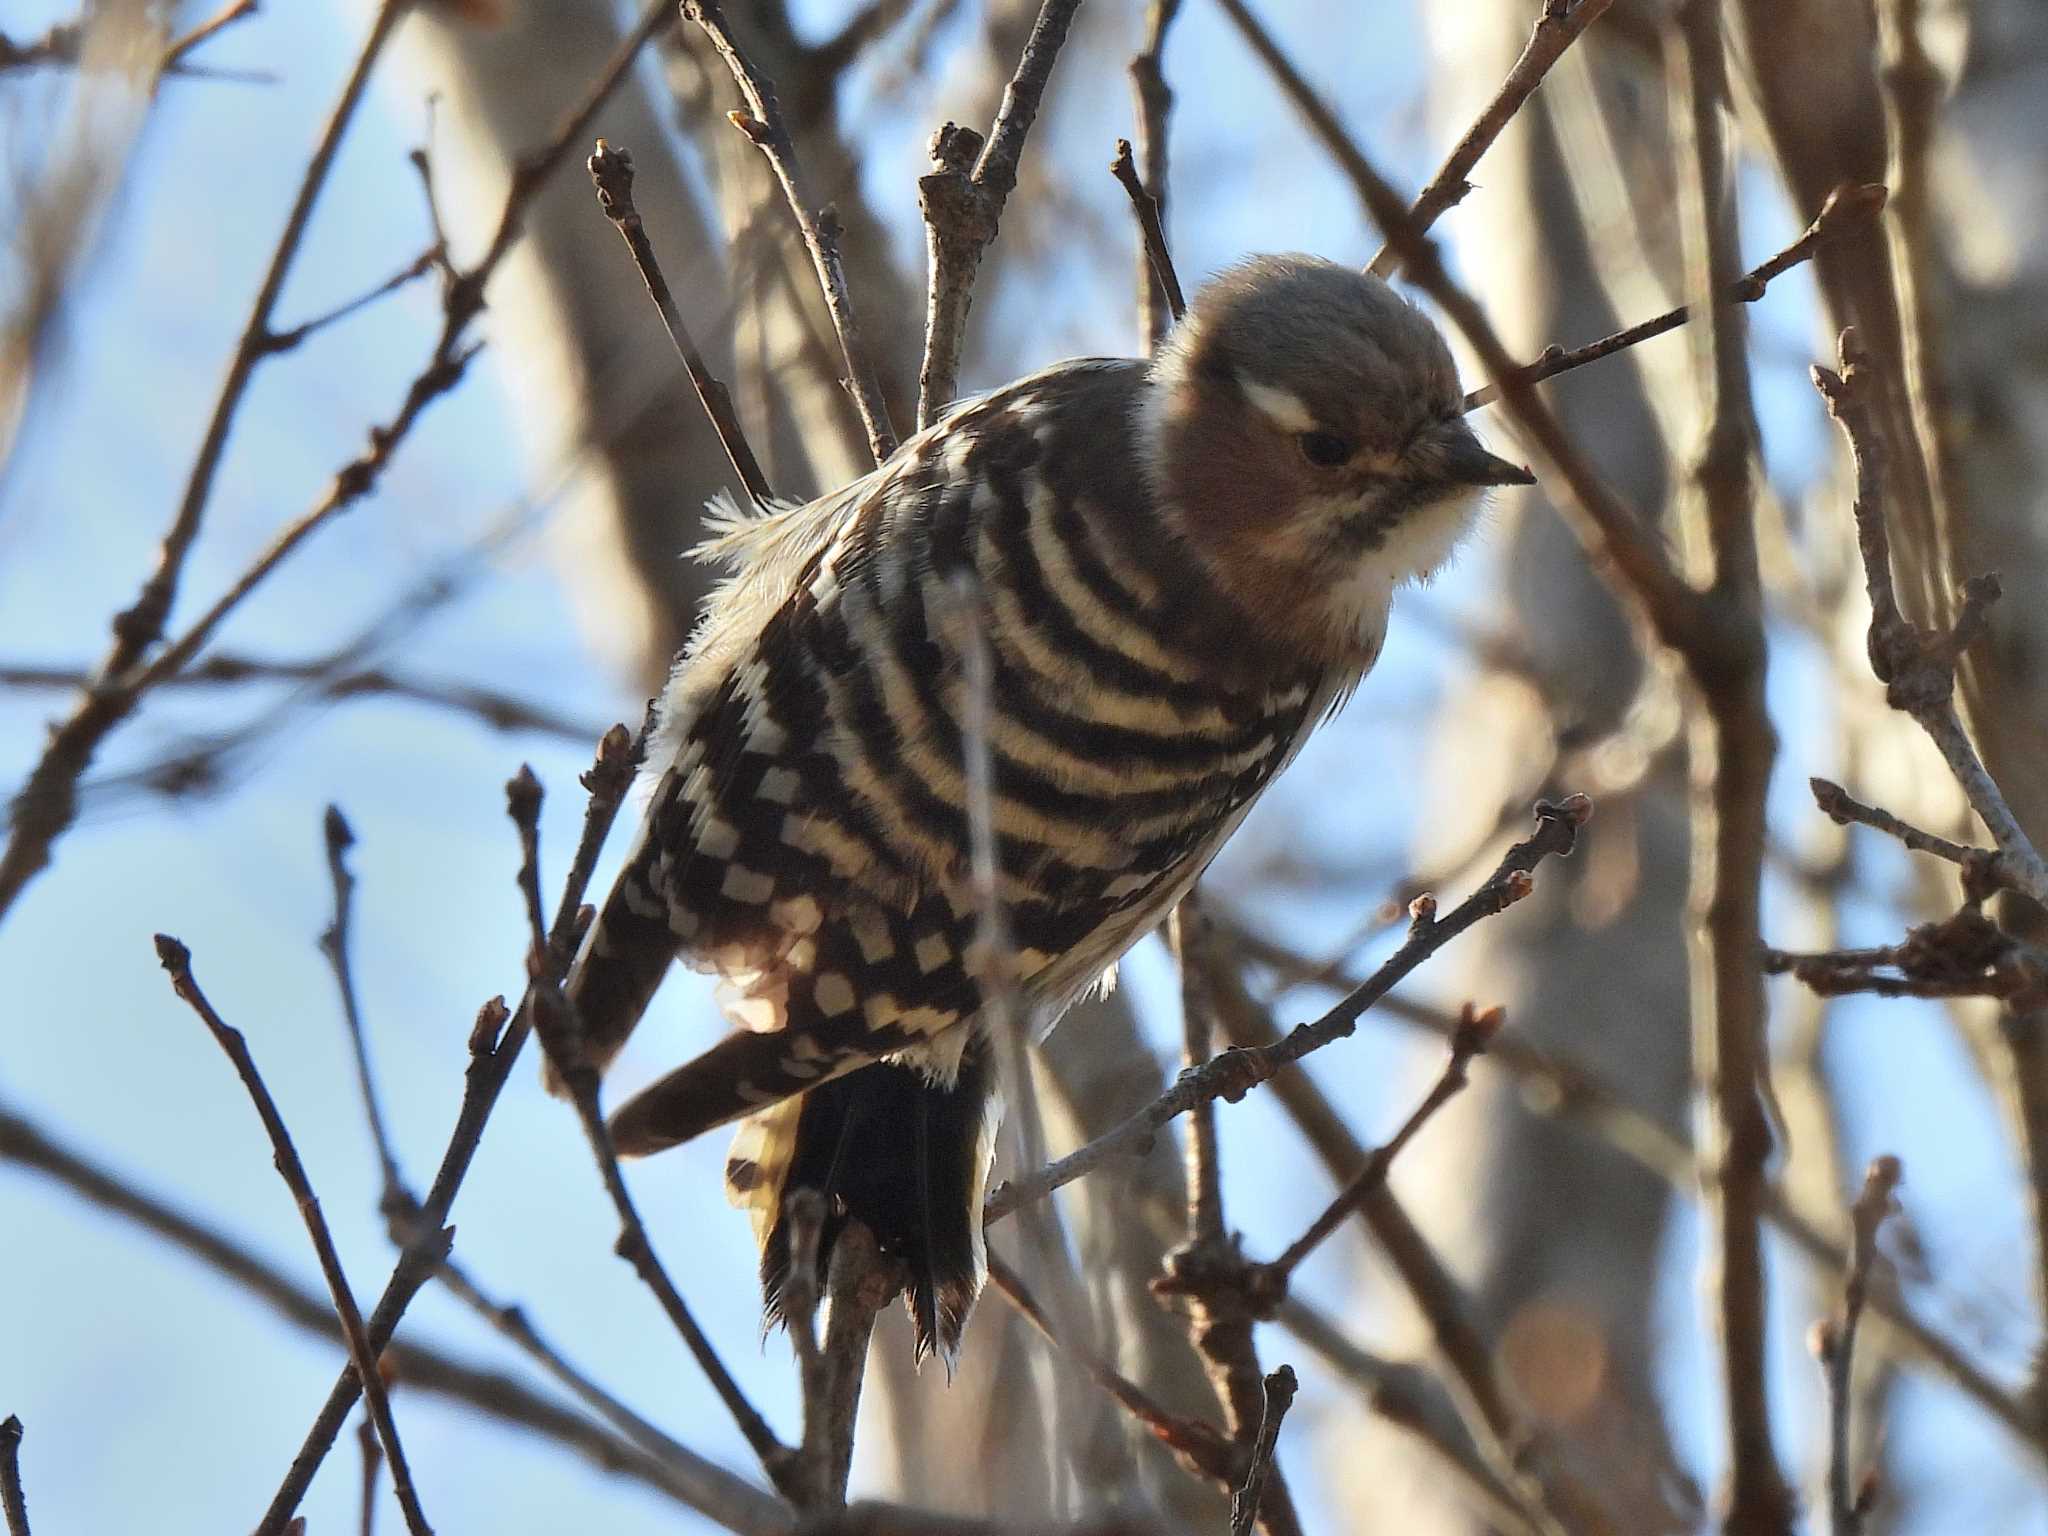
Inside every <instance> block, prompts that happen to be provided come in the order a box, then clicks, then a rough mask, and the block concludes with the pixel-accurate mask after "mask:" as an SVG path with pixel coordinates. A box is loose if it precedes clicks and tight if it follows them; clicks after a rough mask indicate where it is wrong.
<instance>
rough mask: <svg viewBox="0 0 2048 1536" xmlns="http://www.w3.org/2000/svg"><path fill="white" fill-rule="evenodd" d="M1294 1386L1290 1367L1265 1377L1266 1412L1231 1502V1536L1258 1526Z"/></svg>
mask: <svg viewBox="0 0 2048 1536" xmlns="http://www.w3.org/2000/svg"><path fill="white" fill-rule="evenodd" d="M1296 1385H1297V1383H1296V1382H1295V1379H1294V1367H1293V1366H1291V1365H1283V1366H1281V1367H1279V1368H1278V1369H1277V1370H1274V1371H1272V1372H1270V1373H1268V1374H1267V1376H1266V1381H1265V1387H1266V1411H1265V1413H1264V1415H1263V1416H1262V1417H1261V1418H1260V1420H1259V1438H1258V1443H1257V1444H1256V1445H1255V1446H1254V1447H1253V1448H1252V1462H1251V1465H1250V1466H1249V1467H1247V1468H1246V1469H1245V1474H1244V1485H1243V1486H1242V1487H1240V1488H1239V1489H1238V1490H1237V1496H1236V1497H1235V1498H1233V1499H1232V1500H1231V1501H1230V1536H1251V1531H1252V1527H1253V1526H1254V1525H1256V1524H1257V1523H1258V1520H1259V1506H1260V1504H1261V1503H1262V1502H1263V1500H1264V1498H1265V1494H1266V1479H1267V1477H1268V1476H1269V1475H1270V1474H1271V1472H1272V1470H1273V1452H1274V1450H1275V1448H1276V1447H1277V1446H1278V1445H1279V1443H1280V1421H1281V1420H1282V1419H1284V1418H1286V1417H1287V1410H1288V1409H1289V1408H1292V1407H1293V1406H1294V1393H1295V1388H1296Z"/></svg>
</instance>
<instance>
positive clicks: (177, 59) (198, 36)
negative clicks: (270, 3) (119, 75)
mask: <svg viewBox="0 0 2048 1536" xmlns="http://www.w3.org/2000/svg"><path fill="white" fill-rule="evenodd" d="M255 14H256V0H230V3H229V4H227V5H225V6H223V7H221V9H220V10H218V11H216V12H214V13H213V15H211V16H209V17H208V18H207V19H206V20H205V21H202V22H200V23H199V25H198V26H196V27H194V28H193V29H192V30H191V31H190V32H187V33H186V34H185V35H184V36H183V37H180V38H178V39H176V40H175V41H173V42H172V43H171V45H170V46H169V47H168V48H166V49H164V56H163V58H162V59H160V60H159V61H158V62H157V67H156V72H157V73H158V74H159V75H168V74H173V73H175V72H177V71H178V70H180V69H181V68H183V67H184V63H185V58H186V56H187V55H188V54H190V53H191V52H192V50H193V49H195V48H197V47H198V46H199V45H200V44H201V43H203V42H205V41H207V39H209V38H211V37H215V36H217V35H219V34H220V33H222V32H225V31H226V30H227V29H228V28H229V27H231V26H233V25H234V24H235V23H236V22H238V21H243V20H246V19H247V18H248V17H251V16H254V15H255Z"/></svg>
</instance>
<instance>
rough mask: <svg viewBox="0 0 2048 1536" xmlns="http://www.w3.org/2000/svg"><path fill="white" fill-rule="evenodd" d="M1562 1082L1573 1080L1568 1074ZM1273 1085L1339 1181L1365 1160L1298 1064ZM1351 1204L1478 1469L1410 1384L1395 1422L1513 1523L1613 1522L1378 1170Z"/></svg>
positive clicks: (1446, 1026) (1255, 1025)
mask: <svg viewBox="0 0 2048 1536" xmlns="http://www.w3.org/2000/svg"><path fill="white" fill-rule="evenodd" d="M1224 937H1225V942H1224V943H1222V944H1220V945H1218V946H1217V947H1216V950H1215V951H1214V952H1213V953H1209V954H1206V955H1205V956H1204V959H1205V963H1207V964H1208V965H1209V966H1210V968H1211V970H1212V972H1213V973H1214V974H1213V980H1212V986H1213V987H1214V989H1215V996H1216V998H1217V1000H1218V1003H1219V1005H1220V1007H1219V1012H1218V1018H1219V1019H1220V1020H1221V1022H1222V1024H1223V1027H1224V1030H1225V1032H1226V1033H1227V1034H1228V1035H1229V1037H1230V1039H1231V1040H1232V1041H1233V1043H1235V1044H1236V1045H1237V1046H1238V1047H1240V1048H1252V1049H1258V1048H1262V1047H1265V1046H1266V1045H1268V1044H1270V1043H1271V1042H1272V1041H1274V1040H1275V1039H1277V1038H1278V1031H1277V1030H1276V1029H1275V1028H1274V1026H1273V1023H1272V1020H1271V1019H1270V1018H1269V1017H1268V1016H1267V1014H1266V1012H1265V1010H1263V1009H1262V1008H1260V1007H1258V1006H1257V1005H1256V1004H1255V1003H1254V1002H1253V1001H1252V999H1251V997H1250V996H1249V994H1248V993H1246V991H1245V990H1244V986H1243V981H1242V977H1241V975H1240V973H1239V968H1238V966H1237V964H1236V963H1235V957H1234V956H1233V955H1232V954H1231V953H1230V950H1231V948H1232V947H1233V944H1238V943H1245V941H1244V939H1243V937H1242V935H1241V931H1240V930H1231V931H1230V933H1229V934H1228V935H1226V936H1224ZM1245 951H1246V952H1247V953H1253V952H1257V951H1256V950H1255V949H1254V948H1253V946H1251V945H1250V944H1245ZM1268 963H1270V961H1269V962H1268ZM1385 1008H1386V1011H1387V1012H1388V1013H1390V1014H1391V1015H1392V1016H1394V1017H1396V1018H1401V1019H1404V1020H1412V1021H1414V1022H1421V1023H1424V1024H1426V1025H1427V1026H1428V1027H1431V1028H1434V1029H1436V1030H1437V1032H1438V1033H1439V1034H1440V1035H1441V1036H1442V1038H1443V1039H1444V1041H1445V1042H1446V1043H1447V1044H1455V1042H1456V1040H1457V1038H1458V1035H1459V1032H1460V1028H1461V1025H1462V1024H1463V1019H1462V1018H1453V1017H1450V1016H1447V1015H1442V1014H1438V1013H1435V1012H1434V1011H1428V1010H1421V1009H1417V1008H1416V1007H1415V1006H1414V1005H1413V1004H1407V1003H1405V1002H1404V1001H1403V1000H1402V999H1399V998H1389V999H1387V1000H1386V1003H1385ZM1489 1048H1490V1049H1495V1050H1496V1052H1497V1056H1498V1058H1499V1059H1500V1060H1502V1061H1503V1062H1517V1063H1525V1064H1526V1063H1532V1062H1533V1063H1542V1064H1544V1065H1546V1066H1547V1065H1548V1061H1547V1058H1545V1057H1543V1056H1541V1055H1540V1053H1538V1052H1536V1050H1535V1048H1534V1047H1532V1046H1531V1045H1529V1044H1528V1043H1527V1042H1526V1041H1523V1040H1520V1039H1518V1038H1517V1037H1516V1036H1514V1035H1512V1034H1500V1035H1497V1036H1496V1037H1495V1039H1494V1040H1493V1041H1491V1042H1490V1044H1489ZM1553 1075H1555V1074H1553ZM1570 1081H1572V1082H1573V1083H1574V1084H1575V1085H1579V1083H1578V1079H1576V1078H1574V1079H1570ZM1274 1092H1275V1093H1277V1094H1278V1095H1279V1097H1280V1101H1281V1104H1282V1106H1283V1107H1284V1108H1285V1109H1286V1110H1287V1112H1288V1114H1289V1115H1290V1116H1291V1117H1292V1118H1293V1119H1294V1121H1295V1123H1296V1124H1297V1125H1298V1126H1300V1128H1301V1131H1302V1134H1303V1135H1304V1136H1305V1137H1306V1138H1307V1140H1308V1142H1309V1144H1310V1145H1311V1146H1312V1147H1313V1148H1314V1149H1315V1152H1316V1155H1317V1156H1318V1157H1319V1158H1320V1159H1321V1160H1322V1162H1323V1164H1324V1166H1325V1167H1326V1168H1327V1169H1328V1170H1329V1172H1330V1174H1331V1177H1332V1178H1334V1179H1336V1180H1337V1181H1338V1182H1339V1183H1340V1184H1352V1183H1355V1182H1356V1180H1357V1179H1358V1176H1359V1174H1360V1173H1362V1172H1364V1171H1365V1170H1367V1169H1368V1168H1369V1166H1370V1164H1371V1161H1372V1158H1371V1155H1370V1154H1369V1153H1368V1152H1367V1151H1366V1149H1365V1147H1364V1146H1362V1145H1361V1144H1360V1143H1359V1140H1358V1138H1357V1136H1356V1135H1354V1134H1353V1132H1352V1130H1351V1128H1350V1126H1349V1125H1348V1124H1347V1123H1346V1121H1345V1118H1344V1116H1343V1115H1342V1114H1341V1113H1339V1111H1338V1110H1337V1107H1336V1106H1335V1105H1334V1104H1332V1103H1331V1102H1330V1100H1329V1098H1328V1096H1327V1095H1325V1094H1324V1093H1323V1091H1322V1089H1321V1088H1319V1087H1318V1086H1317V1085H1316V1083H1315V1081H1314V1079H1313V1078H1311V1077H1310V1076H1309V1075H1308V1074H1307V1073H1304V1072H1290V1073H1287V1074H1286V1075H1284V1076H1283V1077H1281V1078H1280V1079H1279V1081H1278V1082H1276V1083H1275V1084H1274ZM1556 1097H1557V1098H1558V1099H1559V1100H1560V1101H1562V1100H1563V1098H1564V1095H1563V1093H1562V1092H1559V1093H1558V1094H1557V1095H1556ZM1650 1130H1651V1133H1652V1134H1662V1132H1661V1130H1659V1129H1658V1128H1656V1127H1654V1126H1652V1127H1651V1128H1650ZM1677 1161H1678V1164H1679V1166H1681V1167H1683V1168H1684V1169H1685V1172H1686V1174H1687V1175H1688V1176H1689V1175H1690V1173H1691V1163H1690V1159H1688V1158H1683V1157H1681V1158H1680V1159H1678V1160H1677ZM1688 1187H1691V1186H1688ZM1356 1210H1357V1213H1358V1216H1359V1218H1360V1220H1361V1222H1362V1223H1363V1224H1364V1226H1365V1228H1366V1230H1367V1232H1368V1233H1369V1234H1370V1235H1371V1237H1372V1241H1373V1243H1374V1244H1375V1246H1376V1247H1377V1248H1378V1249H1379V1250H1380V1252H1381V1253H1383V1254H1384V1255H1385V1257H1386V1259H1387V1262H1388V1263H1389V1264H1390V1265H1391V1266H1392V1267H1393V1269H1394V1272H1395V1274H1396V1275H1398V1276H1399V1278H1400V1280H1401V1284H1402V1286H1403V1287H1404V1288H1405V1289H1406V1291H1407V1293H1408V1295H1409V1297H1410V1299H1411V1300H1412V1301H1413V1302H1414V1304H1415V1309H1416V1311H1417V1312H1419V1313H1420V1314H1421V1315H1422V1317H1423V1318H1424V1319H1425V1320H1426V1321H1427V1322H1428V1324H1429V1328H1430V1332H1431V1335H1432V1336H1433V1337H1434V1339H1435V1341H1436V1347H1437V1354H1438V1356H1439V1358H1440V1360H1441V1361H1442V1363H1443V1366H1444V1367H1445V1369H1446V1370H1447V1371H1448V1373H1449V1375H1450V1377H1451V1378H1452V1381H1453V1382H1454V1384H1455V1393H1454V1400H1455V1407H1456V1411H1457V1412H1458V1414H1459V1416H1460V1417H1461V1419H1462V1420H1463V1421H1464V1424H1465V1427H1466V1430H1467V1433H1468V1434H1469V1435H1470V1437H1471V1440H1472V1443H1473V1445H1475V1446H1476V1447H1478V1451H1479V1454H1480V1456H1481V1457H1483V1458H1484V1461H1485V1463H1486V1466H1485V1468H1483V1469H1482V1468H1475V1467H1473V1466H1472V1464H1471V1463H1472V1457H1471V1456H1470V1455H1469V1454H1466V1453H1464V1450H1463V1447H1460V1446H1456V1445H1451V1444H1448V1443H1447V1442H1446V1441H1445V1438H1444V1437H1443V1435H1442V1434H1441V1433H1440V1432H1438V1431H1437V1430H1436V1428H1435V1426H1434V1424H1433V1423H1431V1422H1429V1421H1427V1420H1426V1418H1425V1415H1424V1414H1423V1413H1422V1412H1421V1411H1420V1409H1419V1408H1418V1407H1417V1406H1416V1405H1415V1404H1414V1403H1413V1397H1414V1394H1413V1393H1410V1394H1408V1396H1407V1399H1406V1408H1407V1412H1406V1414H1405V1416H1404V1417H1403V1419H1402V1422H1404V1423H1406V1424H1409V1425H1410V1426H1411V1427H1415V1428H1416V1432H1417V1433H1418V1434H1421V1435H1422V1436H1423V1438H1424V1439H1425V1440H1427V1441H1428V1442H1429V1443H1430V1445H1431V1446H1432V1448H1433V1449H1436V1450H1437V1451H1438V1452H1439V1454H1441V1455H1443V1456H1444V1457H1445V1459H1446V1460H1447V1462H1448V1463H1449V1464H1450V1465H1451V1466H1452V1467H1453V1468H1454V1469H1456V1471H1457V1472H1458V1473H1459V1475H1460V1476H1461V1477H1462V1478H1463V1479H1464V1480H1465V1481H1466V1482H1467V1484H1468V1485H1469V1486H1471V1487H1472V1488H1474V1490H1475V1491H1477V1492H1478V1493H1479V1495H1480V1496H1481V1498H1482V1499H1484V1500H1486V1501H1487V1502H1488V1503H1489V1504H1490V1503H1493V1502H1496V1501H1497V1500H1499V1499H1500V1498H1507V1499H1508V1500H1510V1501H1511V1503H1512V1507H1513V1508H1514V1511H1515V1513H1516V1515H1517V1516H1518V1517H1519V1518H1520V1520H1521V1521H1522V1523H1524V1524H1526V1525H1527V1526H1528V1527H1529V1528H1530V1529H1531V1530H1532V1531H1535V1532H1539V1533H1541V1536H1563V1533H1565V1532H1573V1531H1576V1532H1585V1533H1589V1536H1591V1533H1603V1532H1607V1531H1610V1530H1612V1529H1613V1524H1612V1521H1611V1520H1610V1518H1609V1517H1608V1515H1607V1513H1606V1511H1605V1509H1604V1508H1603V1507H1602V1504H1601V1502H1600V1501H1599V1500H1598V1499H1597V1498H1596V1497H1595V1496H1594V1495H1593V1493H1592V1492H1591V1490H1589V1489H1587V1488H1585V1487H1583V1486H1582V1485H1581V1484H1580V1483H1579V1482H1578V1481H1577V1479H1576V1478H1574V1477H1573V1476H1572V1475H1571V1474H1570V1473H1569V1472H1568V1471H1567V1470H1566V1469H1565V1468H1564V1467H1563V1466H1562V1464H1561V1461H1560V1458H1558V1457H1557V1456H1556V1455H1555V1453H1554V1452H1552V1451H1551V1449H1550V1448H1549V1446H1548V1444H1547V1442H1546V1440H1545V1437H1544V1436H1543V1435H1542V1434H1541V1432H1540V1431H1538V1430H1537V1429H1536V1428H1535V1427H1534V1426H1532V1425H1530V1424H1528V1423H1527V1422H1525V1421H1524V1420H1523V1418H1522V1416H1521V1414H1520V1413H1519V1412H1518V1411H1517V1410H1516V1408H1515V1406H1514V1404H1513V1402H1512V1400H1511V1399H1510V1397H1509V1395H1508V1392H1507V1389H1506V1387H1505V1386H1504V1385H1503V1383H1502V1381H1501V1379H1500V1375H1499V1372H1498V1371H1497V1370H1496V1368H1495V1352H1494V1348H1493V1344H1492V1341H1491V1340H1489V1339H1488V1338H1487V1337H1486V1336H1485V1335H1484V1333H1482V1332H1481V1330H1480V1328H1479V1325H1478V1322H1477V1321H1476V1319H1475V1316H1474V1308H1473V1304H1472V1302H1471V1300H1470V1298H1469V1297H1468V1296H1467V1295H1466V1294H1465V1290H1464V1287H1463V1286H1462V1285H1460V1283H1459V1282H1458V1280H1457V1278H1456V1277H1455V1276H1454V1275H1452V1274H1451V1272H1450V1271H1449V1270H1448V1269H1447V1268H1446V1267H1445V1266H1444V1263H1443V1260H1442V1259H1441V1258H1440V1257H1438V1255H1437V1253H1436V1251H1435V1249H1434V1248H1432V1247H1431V1245H1430V1243H1429V1240H1428V1239H1427V1238H1425V1237H1424V1236H1423V1235H1422V1233H1421V1232H1420V1231H1419V1230H1418V1229H1417V1228H1416V1226H1415V1223H1414V1222H1413V1221H1412V1220H1411V1219H1410V1218H1409V1215H1408V1212H1407V1210H1406V1208H1405V1207H1404V1206H1403V1205H1402V1204H1401V1202H1400V1201H1399V1200H1398V1199H1397V1198H1396V1197H1395V1196H1394V1193H1393V1191H1392V1190H1390V1189H1389V1188H1387V1186H1386V1184H1385V1181H1384V1180H1377V1181H1371V1182H1369V1183H1368V1184H1367V1185H1366V1187H1365V1188H1364V1190H1363V1192H1362V1194H1361V1197H1360V1199H1359V1201H1358V1203H1357V1205H1356ZM1262 1302H1263V1305H1264V1307H1265V1309H1266V1312H1267V1315H1272V1316H1277V1317H1279V1318H1280V1319H1281V1320H1282V1321H1283V1322H1284V1323H1286V1324H1287V1326H1288V1327H1290V1328H1291V1329H1294V1328H1297V1327H1298V1324H1299V1323H1300V1321H1301V1319H1300V1318H1299V1316H1298V1314H1297V1312H1296V1307H1295V1303H1294V1302H1292V1301H1291V1300H1290V1299H1288V1298H1287V1297H1286V1295H1285V1292H1284V1290H1282V1289H1281V1288H1278V1287H1272V1286H1269V1287H1268V1288H1267V1289H1266V1291H1265V1292H1264V1294H1263V1297H1262ZM1303 1337H1305V1338H1308V1337H1309V1336H1308V1335H1303ZM1310 1342H1311V1343H1312V1347H1317V1348H1318V1349H1319V1350H1320V1349H1322V1348H1323V1345H1322V1344H1317V1343H1315V1342H1314V1340H1313V1339H1311V1340H1310ZM1325 1342H1326V1341H1325Z"/></svg>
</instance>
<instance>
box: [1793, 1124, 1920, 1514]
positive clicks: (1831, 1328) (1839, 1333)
mask: <svg viewBox="0 0 2048 1536" xmlns="http://www.w3.org/2000/svg"><path fill="white" fill-rule="evenodd" d="M1901 1174H1902V1170H1901V1168H1900V1165H1899V1160H1898V1159H1897V1158H1896V1157H1878V1158H1873V1159H1872V1160H1871V1164H1870V1167H1869V1169H1868V1170H1867V1171H1866V1172H1865V1173H1864V1176H1863V1192H1862V1193H1861V1194H1860V1195H1858V1196H1857V1197H1856V1202H1855V1204H1854V1205H1852V1206H1851V1207H1850V1208H1849V1229H1850V1233H1851V1240H1850V1248H1849V1272H1848V1274H1847V1275H1846V1276H1844V1277H1843V1281H1842V1310H1841V1313H1840V1315H1839V1316H1838V1317H1836V1318H1834V1319H1832V1320H1831V1321H1829V1322H1827V1323H1823V1324H1822V1325H1821V1326H1820V1327H1819V1328H1818V1329H1816V1330H1815V1336H1814V1349H1815V1353H1816V1354H1818V1355H1819V1357H1820V1363H1821V1370H1822V1372H1823V1374H1824V1375H1825V1377H1826V1380H1827V1391H1828V1528H1829V1530H1830V1531H1831V1532H1832V1533H1833V1536H1861V1533H1862V1530H1863V1522H1864V1518H1865V1516H1867V1515H1868V1514H1869V1512H1870V1506H1871V1502H1872V1500H1873V1498H1874V1497H1875V1494H1876V1484H1875V1482H1874V1480H1869V1479H1866V1480H1863V1481H1862V1482H1861V1484H1860V1486H1859V1484H1858V1480H1857V1479H1856V1477H1855V1473H1854V1471H1853V1470H1852V1468H1851V1465H1850V1455H1851V1447H1850V1440H1849V1429H1850V1424H1849V1415H1850V1408H1851V1404H1852V1402H1853V1399H1852V1397H1851V1394H1850V1384H1851V1382H1852V1381H1853V1380H1854V1378H1855V1372H1856V1358H1855V1356H1856V1330H1857V1327H1858V1325H1859V1324H1860V1323H1861V1322H1862V1320H1863V1308H1864V1304H1865V1302H1866V1301H1867V1300H1868V1298H1869V1294H1870V1272H1871V1266H1872V1265H1873V1264H1874V1263H1875V1262H1876V1260H1877V1232H1878V1228H1879V1227H1881V1226H1883V1225H1884V1219H1885V1217H1887V1216H1888V1215H1890V1214H1891V1212H1892V1208H1893V1202H1892V1197H1893V1194H1894V1192H1895V1191H1897V1189H1898V1187H1899V1179H1900V1177H1901Z"/></svg>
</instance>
